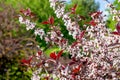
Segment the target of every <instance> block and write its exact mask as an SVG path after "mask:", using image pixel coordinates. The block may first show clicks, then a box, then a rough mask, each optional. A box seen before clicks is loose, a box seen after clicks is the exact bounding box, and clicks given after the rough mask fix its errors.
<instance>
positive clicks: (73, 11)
mask: <svg viewBox="0 0 120 80" xmlns="http://www.w3.org/2000/svg"><path fill="white" fill-rule="evenodd" d="M76 7H77V4H75V5H74V6H73V7H72V8H70V9H71V14H75V11H76Z"/></svg>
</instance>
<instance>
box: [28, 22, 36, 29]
mask: <svg viewBox="0 0 120 80" xmlns="http://www.w3.org/2000/svg"><path fill="white" fill-rule="evenodd" d="M35 25H36V24H35V23H32V22H29V24H28V23H27V24H26V29H27V30H30V29H33V28H35Z"/></svg>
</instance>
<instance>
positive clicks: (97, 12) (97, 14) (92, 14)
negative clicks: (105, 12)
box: [90, 11, 102, 18]
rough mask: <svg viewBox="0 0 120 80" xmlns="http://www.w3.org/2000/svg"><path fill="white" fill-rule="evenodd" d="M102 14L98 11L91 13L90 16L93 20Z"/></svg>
mask: <svg viewBox="0 0 120 80" xmlns="http://www.w3.org/2000/svg"><path fill="white" fill-rule="evenodd" d="M101 14H102V12H100V11H96V12H93V13H90V16H91V17H93V18H96V17H98V16H100V15H101Z"/></svg>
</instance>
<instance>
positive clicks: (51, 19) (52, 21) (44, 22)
mask: <svg viewBox="0 0 120 80" xmlns="http://www.w3.org/2000/svg"><path fill="white" fill-rule="evenodd" d="M42 24H50V25H53V24H54V17H50V18H49V19H48V20H47V21H43V22H42Z"/></svg>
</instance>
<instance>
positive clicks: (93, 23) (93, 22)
mask: <svg viewBox="0 0 120 80" xmlns="http://www.w3.org/2000/svg"><path fill="white" fill-rule="evenodd" d="M88 24H90V25H92V26H96V25H97V23H96V22H95V21H94V20H91V21H90V22H89V23H88Z"/></svg>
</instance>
